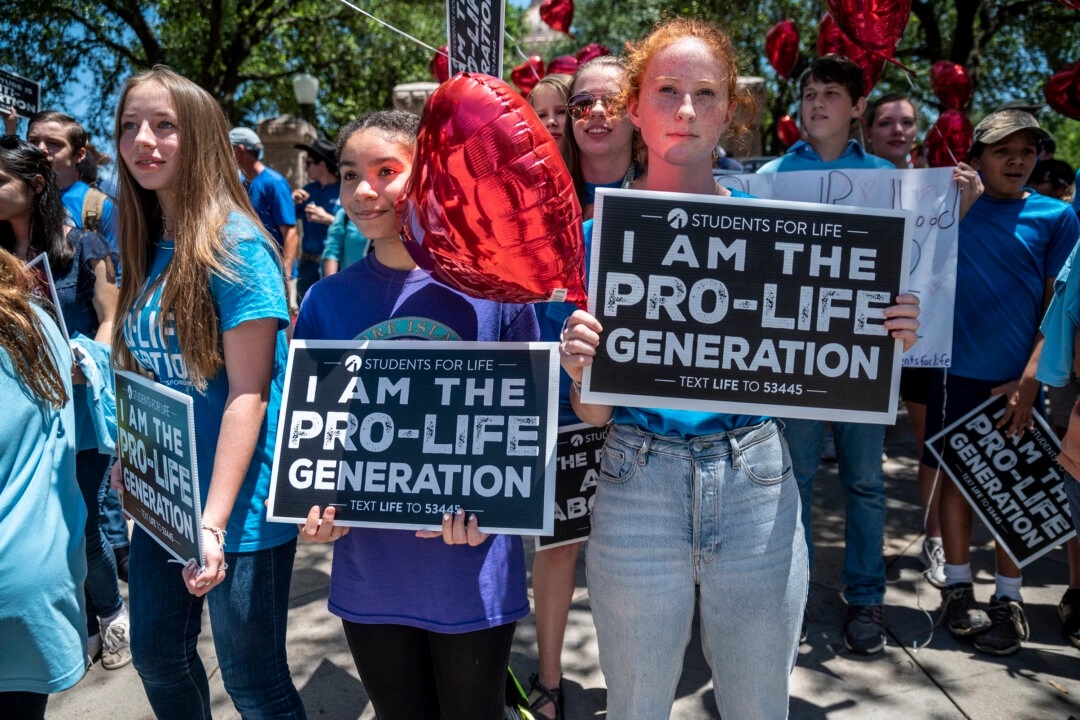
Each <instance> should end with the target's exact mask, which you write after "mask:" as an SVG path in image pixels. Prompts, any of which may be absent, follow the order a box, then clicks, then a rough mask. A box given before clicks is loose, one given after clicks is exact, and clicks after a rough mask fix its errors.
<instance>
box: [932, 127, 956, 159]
mask: <svg viewBox="0 0 1080 720" xmlns="http://www.w3.org/2000/svg"><path fill="white" fill-rule="evenodd" d="M930 129H931V130H933V131H934V132H936V133H937V134H938V137H940V138H941V144H942V145H944V146H945V152H947V153H949V159H950V160H952V161H953V165H959V164H960V161H959V160H957V159H956V156H955V155H953V151H952V148H950V147H949V141H948V140H946V139H945V133H943V132H941V129H940V128H938V126H937V123H934V124H933V125H932V126H931V128H930Z"/></svg>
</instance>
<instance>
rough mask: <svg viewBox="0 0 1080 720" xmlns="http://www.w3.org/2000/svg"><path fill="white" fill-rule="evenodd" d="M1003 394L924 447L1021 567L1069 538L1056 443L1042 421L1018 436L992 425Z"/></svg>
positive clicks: (998, 416)
mask: <svg viewBox="0 0 1080 720" xmlns="http://www.w3.org/2000/svg"><path fill="white" fill-rule="evenodd" d="M1004 413H1005V396H1004V395H995V396H994V397H992V398H990V399H989V400H987V401H986V402H984V403H983V404H982V405H980V406H979V407H977V408H975V409H974V410H972V411H971V412H970V413H968V414H967V415H965V416H964V417H962V418H960V419H959V420H957V421H956V422H954V423H953V424H952V425H950V426H949V427H947V428H945V429H944V430H942V431H941V432H940V433H938V434H937V435H935V436H934V437H932V438H930V439H929V440H927V441H926V444H927V447H929V448H930V451H931V452H932V453H933V454H934V457H936V458H937V459H938V462H939V463H940V464H941V467H942V468H944V469H945V471H946V472H947V473H948V474H949V477H951V478H952V479H953V482H955V483H956V486H957V487H958V488H960V491H961V492H963V493H964V496H965V497H966V498H967V501H968V502H969V503H970V504H971V507H972V509H974V510H975V512H976V514H978V516H979V517H980V518H981V519H982V521H983V522H984V523H985V524H986V526H987V527H988V528H990V531H991V532H992V533H993V534H994V537H995V538H997V541H998V542H999V543H1001V545H1002V547H1004V548H1005V550H1006V551H1007V552H1008V553H1009V557H1011V558H1012V559H1013V561H1014V562H1015V563H1016V564H1017V565H1019V566H1020V567H1023V566H1025V565H1027V564H1028V563H1030V562H1031V561H1032V560H1035V559H1036V558H1039V557H1041V556H1042V555H1044V554H1046V553H1048V552H1050V551H1051V550H1053V549H1054V548H1055V547H1057V546H1058V545H1060V544H1061V543H1063V542H1065V541H1066V540H1068V539H1069V538H1071V537H1073V536H1074V535H1075V534H1076V532H1075V529H1074V527H1073V522H1072V516H1071V515H1070V513H1069V503H1068V499H1067V498H1066V496H1065V492H1064V489H1063V487H1062V485H1063V483H1066V482H1073V480H1071V479H1069V478H1068V477H1067V476H1066V475H1065V473H1064V471H1063V470H1062V469H1061V467H1060V466H1059V465H1058V464H1057V460H1056V458H1057V456H1058V452H1059V451H1060V449H1061V445H1060V443H1059V442H1058V439H1057V438H1056V437H1054V434H1053V433H1052V432H1051V431H1050V428H1049V427H1048V426H1047V424H1046V420H1044V419H1043V418H1042V416H1040V415H1038V414H1036V415H1035V427H1034V428H1032V429H1031V430H1028V431H1026V432H1024V433H1023V434H1021V435H1020V436H1018V437H1011V436H1009V435H1008V434H1007V433H1006V432H1005V431H1004V430H1003V429H999V428H997V427H995V425H996V424H997V422H998V421H999V420H1000V419H1001V417H1002V415H1003V414H1004Z"/></svg>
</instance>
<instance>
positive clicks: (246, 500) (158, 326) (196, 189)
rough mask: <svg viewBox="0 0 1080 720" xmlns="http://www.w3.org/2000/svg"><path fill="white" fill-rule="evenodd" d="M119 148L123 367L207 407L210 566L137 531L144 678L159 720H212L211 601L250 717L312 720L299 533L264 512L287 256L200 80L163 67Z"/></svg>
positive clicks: (203, 417) (132, 108)
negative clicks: (296, 680)
mask: <svg viewBox="0 0 1080 720" xmlns="http://www.w3.org/2000/svg"><path fill="white" fill-rule="evenodd" d="M116 145H117V149H118V151H119V154H120V157H121V159H122V162H121V163H120V164H119V178H120V218H121V224H120V247H121V258H122V264H123V266H124V287H123V289H122V291H121V293H120V311H119V314H118V322H117V325H116V330H115V332H114V334H113V355H114V359H115V363H116V365H117V366H118V367H120V368H122V369H125V370H131V371H135V372H139V373H142V374H146V375H150V376H152V377H153V378H154V379H155V380H156V381H157V382H159V383H161V384H163V385H165V386H167V387H170V388H172V389H174V390H177V391H179V392H182V393H185V394H187V395H189V396H191V398H192V400H193V403H194V409H195V448H196V457H197V460H198V474H199V489H200V496H201V498H202V500H203V507H202V527H201V532H202V540H203V547H204V549H205V565H204V566H203V567H201V568H200V567H197V566H196V565H195V564H194V563H189V564H188V566H186V567H185V568H184V569H183V571H182V572H181V571H180V570H177V569H176V567H175V566H174V565H172V564H170V563H169V556H168V554H167V553H166V552H165V551H164V550H163V549H162V548H161V547H159V546H158V545H157V543H156V542H155V541H154V540H153V539H152V538H151V537H150V536H149V535H148V534H146V533H145V532H143V531H142V530H141V529H138V528H137V529H136V530H135V533H134V537H133V538H132V543H131V556H130V558H129V561H128V562H129V569H128V573H129V587H130V590H131V607H132V616H133V617H132V632H131V648H132V655H133V656H134V662H135V668H136V670H138V672H139V676H140V677H141V678H142V681H143V687H144V688H145V690H146V694H147V697H148V698H149V699H150V704H151V706H152V707H153V709H154V712H155V713H156V714H157V716H158V717H159V718H172V717H175V718H195V717H200V718H203V717H205V718H208V717H210V693H209V687H208V684H207V678H206V672H205V670H204V668H203V666H202V662H201V661H200V659H199V656H198V652H197V651H196V643H197V639H198V634H199V627H200V618H201V615H202V607H203V598H208V599H209V606H210V624H211V628H212V630H213V634H214V644H215V647H216V649H217V655H218V661H219V663H220V667H221V675H222V680H223V682H224V684H225V689H226V690H227V691H228V692H229V695H230V696H231V697H232V700H233V704H234V705H235V706H236V708H237V710H238V711H239V712H240V713H241V714H242V715H244V716H252V715H259V716H263V715H270V714H273V715H274V716H275V717H289V718H304V717H306V715H305V712H304V707H303V704H302V702H301V701H300V696H299V694H298V693H297V691H296V688H295V687H294V685H293V683H292V679H291V676H290V674H289V667H288V663H287V661H286V657H285V627H286V616H287V612H288V594H289V581H290V577H291V574H292V564H293V557H294V555H295V551H296V532H297V531H296V527H295V526H293V525H285V524H269V523H267V522H266V520H265V507H264V501H265V500H266V497H267V494H268V492H269V486H270V471H271V467H272V464H273V454H274V438H275V436H276V425H277V417H278V407H279V405H280V402H281V389H282V385H283V381H284V374H285V359H286V339H285V328H286V327H287V325H288V321H289V314H288V310H287V307H286V301H285V284H284V279H283V278H284V275H283V270H282V265H281V259H280V257H279V256H278V253H277V250H276V248H275V247H274V245H273V243H272V242H271V241H270V239H269V238H268V237H267V236H266V234H265V232H264V230H263V228H262V225H261V223H260V222H259V221H258V219H257V218H256V216H255V213H254V211H253V210H252V208H251V203H250V201H249V200H248V196H247V193H246V192H245V191H244V188H243V187H242V186H241V185H240V181H239V179H238V177H237V173H236V166H235V161H234V159H233V150H232V146H231V145H230V143H229V124H228V122H227V121H226V119H225V116H224V114H223V113H222V111H221V108H220V107H219V106H218V104H217V102H215V101H214V99H213V98H212V97H211V96H210V95H209V93H207V92H206V91H205V90H203V89H202V88H200V87H198V86H197V85H195V83H193V82H191V81H190V80H187V79H186V78H184V77H182V76H180V75H178V74H176V73H175V72H173V71H171V70H169V69H168V68H165V67H162V66H157V67H155V68H154V69H153V70H151V71H149V72H146V73H143V74H141V75H137V76H135V77H132V78H130V79H129V80H128V81H127V83H126V84H125V86H124V90H123V93H122V95H121V97H120V107H119V109H118V111H117V115H116ZM113 485H114V486H116V487H121V483H120V479H119V471H118V470H114V473H113Z"/></svg>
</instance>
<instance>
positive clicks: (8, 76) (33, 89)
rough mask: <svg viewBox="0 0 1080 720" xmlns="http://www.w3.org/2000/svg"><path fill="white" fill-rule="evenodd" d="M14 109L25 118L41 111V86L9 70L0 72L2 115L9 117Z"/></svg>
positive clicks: (0, 111)
mask: <svg viewBox="0 0 1080 720" xmlns="http://www.w3.org/2000/svg"><path fill="white" fill-rule="evenodd" d="M12 107H14V108H15V112H16V113H18V114H19V115H20V116H22V117H24V118H29V117H30V116H31V115H33V114H34V113H36V112H37V111H38V110H40V109H41V85H39V84H38V83H36V82H34V81H33V80H30V79H28V78H24V77H23V76H21V75H16V74H15V73H13V72H11V71H9V70H0V113H2V114H4V115H7V114H8V111H10V110H11V108H12Z"/></svg>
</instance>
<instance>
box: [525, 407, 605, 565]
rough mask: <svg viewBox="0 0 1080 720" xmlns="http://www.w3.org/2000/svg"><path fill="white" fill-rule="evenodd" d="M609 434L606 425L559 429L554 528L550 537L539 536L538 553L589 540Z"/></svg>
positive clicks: (537, 542)
mask: <svg viewBox="0 0 1080 720" xmlns="http://www.w3.org/2000/svg"><path fill="white" fill-rule="evenodd" d="M606 436H607V430H606V429H605V428H598V427H593V426H592V425H585V424H579V425H566V426H563V427H561V428H559V442H558V445H557V446H556V449H555V452H556V458H555V463H556V473H555V531H554V533H553V534H552V535H550V536H542V535H537V536H536V550H537V552H539V551H541V550H548V549H550V548H553V547H559V546H560V545H569V544H571V543H579V542H584V541H585V540H588V539H589V532H590V531H591V530H592V506H593V497H594V496H595V495H596V480H597V473H598V472H599V468H600V453H601V452H603V448H604V438H605V437H606Z"/></svg>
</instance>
